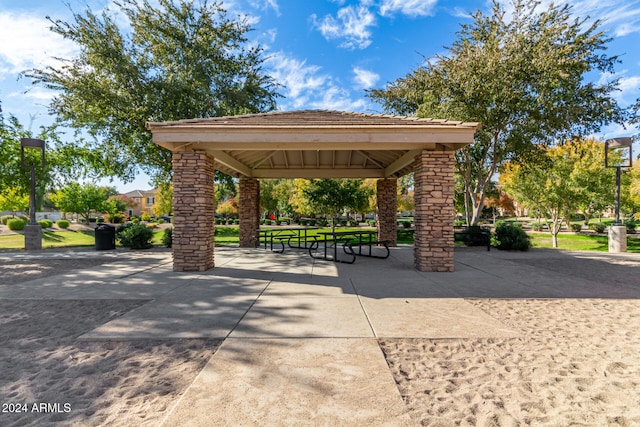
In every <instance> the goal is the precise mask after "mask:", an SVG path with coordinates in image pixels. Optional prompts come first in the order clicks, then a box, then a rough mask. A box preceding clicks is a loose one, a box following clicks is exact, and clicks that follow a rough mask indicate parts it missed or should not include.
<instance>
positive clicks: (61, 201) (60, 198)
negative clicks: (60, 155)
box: [51, 182, 117, 222]
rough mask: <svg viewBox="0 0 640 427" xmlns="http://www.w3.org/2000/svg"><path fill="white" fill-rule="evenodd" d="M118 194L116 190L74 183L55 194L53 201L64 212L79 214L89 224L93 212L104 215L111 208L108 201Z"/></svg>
mask: <svg viewBox="0 0 640 427" xmlns="http://www.w3.org/2000/svg"><path fill="white" fill-rule="evenodd" d="M116 193H117V191H116V190H115V189H114V188H110V187H99V186H97V185H95V184H86V185H80V184H78V183H77V182H72V183H70V184H67V185H66V186H64V187H63V188H61V189H60V190H58V191H55V192H53V193H52V194H51V200H52V201H53V202H54V203H55V205H56V207H57V208H58V209H59V210H61V211H62V212H64V213H75V214H78V215H80V216H82V217H83V218H84V219H85V221H86V222H89V217H90V216H91V213H92V212H100V213H102V212H105V211H107V210H108V209H109V208H110V206H109V204H108V203H107V199H108V198H109V196H112V195H115V194H116Z"/></svg>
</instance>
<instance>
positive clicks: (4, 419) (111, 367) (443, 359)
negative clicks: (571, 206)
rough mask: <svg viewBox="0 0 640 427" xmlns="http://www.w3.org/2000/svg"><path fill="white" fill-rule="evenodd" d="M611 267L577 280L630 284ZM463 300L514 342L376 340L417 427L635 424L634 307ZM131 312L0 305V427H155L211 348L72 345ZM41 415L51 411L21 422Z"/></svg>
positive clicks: (103, 306)
mask: <svg viewBox="0 0 640 427" xmlns="http://www.w3.org/2000/svg"><path fill="white" fill-rule="evenodd" d="M34 261H35V262H37V265H38V266H39V267H38V268H36V267H35V266H34V264H33V262H34ZM88 262H91V263H95V264H93V265H99V263H101V262H103V261H102V260H99V259H91V260H85V261H83V264H82V265H78V263H77V261H74V260H60V259H38V260H29V261H26V260H24V262H23V261H21V263H20V264H18V263H14V265H12V266H7V265H2V266H0V277H1V278H2V279H1V280H2V282H3V283H18V282H21V281H25V280H32V279H34V278H37V277H39V275H51V274H58V273H62V272H65V271H69V270H71V269H73V268H78V267H87V266H88V264H87V263H88ZM523 262H524V261H523ZM526 262H527V263H528V264H534V265H535V263H536V262H542V261H536V260H535V259H528V260H527V261H526ZM545 263H546V264H545V266H546V268H548V269H550V270H554V269H560V268H562V265H559V264H558V265H553V264H551V265H549V263H548V260H547V261H545ZM540 267H542V265H541V266H540ZM564 267H565V268H566V267H567V266H566V265H565V266H564ZM575 267H577V266H575ZM612 267H614V268H613V269H611V270H610V271H604V270H599V271H587V270H580V269H579V268H577V269H576V272H577V273H576V274H579V275H582V274H584V275H585V276H588V277H590V278H592V279H597V280H608V281H609V283H622V282H623V281H625V280H626V281H627V282H628V280H629V279H631V278H629V277H628V271H629V270H624V269H622V267H623V266H618V267H619V269H616V268H615V267H616V266H615V265H613V266H612ZM625 275H626V276H625ZM632 280H635V281H638V280H640V278H638V277H635V278H632ZM468 301H469V302H470V303H472V304H473V305H474V306H476V307H478V308H479V309H481V310H483V311H484V312H486V313H487V314H489V315H490V316H492V317H494V318H496V319H499V320H500V321H502V322H503V323H504V324H506V325H508V326H510V327H513V328H515V329H517V330H520V331H522V335H521V336H520V337H518V338H504V339H438V340H429V339H382V340H380V346H381V348H382V350H383V352H384V354H385V357H386V358H387V363H388V365H389V367H390V370H391V373H392V374H393V376H394V378H395V380H396V382H397V385H398V389H399V391H400V393H401V395H402V397H403V399H404V401H405V403H406V408H407V411H408V412H409V414H410V416H411V417H412V419H413V420H414V421H415V423H416V425H425V426H458V425H460V426H522V425H531V426H607V425H609V426H638V425H640V300H631V299H629V300H624V299H570V298H567V299H528V300H523V299H472V300H468ZM143 303H144V301H130V300H129V301H125V300H100V301H96V300H83V301H78V300H76V301H44V300H0V372H2V374H1V375H0V397H1V399H0V400H1V401H0V403H1V404H3V405H5V404H23V403H27V404H28V405H29V407H28V408H27V409H28V410H27V411H26V412H22V413H8V412H6V411H3V412H0V426H25V425H33V426H42V425H58V424H59V423H60V422H62V424H64V425H77V426H92V425H118V426H120V425H149V426H154V425H158V422H159V421H160V420H161V419H162V418H163V416H164V415H165V414H166V411H167V410H168V409H169V408H170V407H171V405H172V404H173V403H174V402H175V401H176V399H177V398H178V397H179V396H180V395H181V394H182V393H183V392H184V391H185V390H186V388H187V387H188V385H189V384H190V383H191V382H192V381H193V379H195V376H196V375H197V373H198V372H199V371H200V370H201V369H202V368H203V366H204V365H205V363H206V362H207V361H208V360H209V359H210V357H211V356H212V355H213V354H214V352H215V351H216V349H217V347H218V346H219V344H220V342H219V341H214V340H165V341H135V342H83V341H78V340H77V337H78V336H80V335H82V334H84V333H86V332H89V331H90V330H92V329H94V328H95V327H97V326H99V325H101V324H104V323H106V322H107V321H109V320H111V319H113V318H115V317H118V316H121V315H123V314H124V313H126V312H128V311H130V310H132V309H135V308H136V307H138V306H139V305H141V304H143ZM52 319H55V321H52ZM41 402H43V403H49V404H54V405H57V407H55V408H51V407H50V408H48V413H39V412H33V407H32V405H33V404H34V403H41ZM0 409H5V410H13V411H15V410H16V408H15V407H13V408H10V407H3V408H0ZM52 409H55V410H53V411H52Z"/></svg>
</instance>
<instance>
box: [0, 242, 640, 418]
mask: <svg viewBox="0 0 640 427" xmlns="http://www.w3.org/2000/svg"><path fill="white" fill-rule="evenodd" d="M100 255H102V256H106V257H112V258H113V260H112V261H111V260H109V261H108V262H107V263H105V264H103V265H101V266H99V267H96V268H93V269H87V270H74V271H73V272H70V273H66V274H62V275H59V276H51V277H46V278H41V279H36V280H32V281H29V282H23V283H20V284H14V285H6V284H3V283H2V282H1V281H0V299H29V298H32V299H36V298H47V299H63V300H64V299H101V298H103V299H114V298H117V299H131V300H146V301H147V302H146V303H145V304H143V305H141V306H139V307H138V308H136V309H133V310H131V311H129V312H128V313H126V314H125V315H123V316H121V317H119V318H117V319H115V320H112V321H110V322H108V323H105V324H103V325H101V326H99V327H98V328H96V329H94V330H92V331H91V332H89V333H87V334H85V335H83V336H82V337H80V339H81V340H87V341H96V340H98V341H100V340H137V339H175V338H220V339H224V340H225V341H224V343H223V344H222V345H221V347H220V348H219V349H218V350H217V352H216V353H215V354H214V356H213V357H212V358H211V359H210V360H209V362H208V364H207V365H206V366H205V368H204V369H203V370H202V371H201V373H200V374H199V375H198V376H197V378H196V379H195V381H194V382H193V383H192V385H191V386H190V387H189V389H188V390H187V391H186V392H185V393H184V394H183V396H182V397H181V398H180V399H179V401H177V402H175V404H174V405H173V407H172V409H171V410H170V411H169V412H168V415H167V416H166V418H165V419H164V421H163V425H167V426H174V425H175V426H178V425H179V426H184V425H194V426H205V425H254V424H260V425H301V424H307V425H309V424H312V425H415V422H412V420H411V419H410V418H409V416H408V414H407V411H406V407H405V403H404V402H403V400H402V397H401V395H400V392H399V390H398V387H397V385H396V382H395V381H394V378H393V377H392V375H391V373H390V371H389V367H388V366H387V363H386V361H385V357H384V354H383V353H382V351H381V349H380V346H379V345H378V340H380V339H397V338H423V339H479V338H482V339H485V338H509V337H514V338H517V337H520V336H521V335H522V334H523V331H522V330H520V329H519V328H518V327H516V326H512V325H507V324H505V323H503V322H502V321H500V320H499V319H498V318H494V317H492V316H491V315H490V314H488V313H487V312H486V311H483V310H482V309H480V308H479V307H478V306H477V305H476V304H473V301H474V300H475V299H478V298H492V299H493V298H499V299H522V298H535V299H554V298H565V299H566V298H604V299H606V298H625V299H640V274H637V273H639V272H640V257H639V256H638V255H635V254H615V255H614V254H606V253H584V252H573V253H572V252H558V251H547V250H535V251H531V252H528V253H513V252H501V251H491V252H487V251H485V250H481V249H479V248H460V249H456V256H455V262H456V264H455V271H454V272H453V273H423V272H419V271H417V270H415V269H414V268H413V253H412V248H410V247H398V248H393V249H392V250H391V256H390V258H389V259H386V260H379V259H368V258H359V259H358V260H357V261H356V263H355V264H353V265H344V264H334V263H331V262H326V261H317V260H312V259H310V258H309V256H308V254H306V253H305V252H303V251H287V252H285V253H284V254H275V253H271V252H268V251H262V250H252V249H240V248H236V247H219V248H217V249H216V268H214V269H213V270H210V271H208V272H205V273H175V272H173V271H171V266H170V261H171V257H170V253H168V252H162V251H160V252H141V253H133V252H128V253H124V254H123V253H119V254H116V253H105V254H100ZM29 256H36V255H31V254H27V253H17V254H6V253H5V254H0V259H18V258H20V257H29ZM37 256H39V257H43V256H64V255H60V254H56V253H47V252H42V253H39V254H37ZM74 256H75V257H77V258H79V259H80V260H81V259H82V257H92V256H95V253H89V252H87V253H75V254H74ZM79 262H81V261H79ZM605 267H606V268H605ZM603 275H604V276H606V280H603Z"/></svg>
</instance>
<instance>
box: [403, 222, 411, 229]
mask: <svg viewBox="0 0 640 427" xmlns="http://www.w3.org/2000/svg"><path fill="white" fill-rule="evenodd" d="M402 226H403V227H404V228H411V221H402Z"/></svg>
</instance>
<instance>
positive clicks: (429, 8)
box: [380, 0, 438, 17]
mask: <svg viewBox="0 0 640 427" xmlns="http://www.w3.org/2000/svg"><path fill="white" fill-rule="evenodd" d="M437 3H438V0H382V2H381V3H380V15H382V16H389V15H394V14H396V13H402V14H403V15H409V16H414V17H415V16H430V15H433V9H434V7H435V6H436V4H437Z"/></svg>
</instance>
